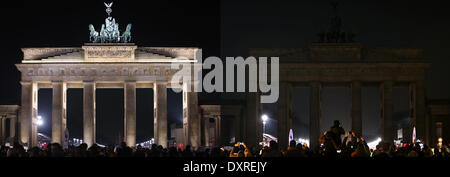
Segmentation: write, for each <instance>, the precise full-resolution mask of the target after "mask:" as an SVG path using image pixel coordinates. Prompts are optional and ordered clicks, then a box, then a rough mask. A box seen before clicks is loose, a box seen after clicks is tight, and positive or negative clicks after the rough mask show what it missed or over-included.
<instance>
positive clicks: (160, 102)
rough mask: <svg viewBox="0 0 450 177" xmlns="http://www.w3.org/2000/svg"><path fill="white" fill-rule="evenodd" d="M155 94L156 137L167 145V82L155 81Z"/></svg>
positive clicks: (156, 141)
mask: <svg viewBox="0 0 450 177" xmlns="http://www.w3.org/2000/svg"><path fill="white" fill-rule="evenodd" d="M153 96H154V99H153V101H154V115H155V116H154V124H153V125H154V136H155V137H154V138H155V143H156V144H158V145H161V146H163V147H165V148H166V147H167V145H168V142H167V83H165V82H155V83H154V86H153Z"/></svg>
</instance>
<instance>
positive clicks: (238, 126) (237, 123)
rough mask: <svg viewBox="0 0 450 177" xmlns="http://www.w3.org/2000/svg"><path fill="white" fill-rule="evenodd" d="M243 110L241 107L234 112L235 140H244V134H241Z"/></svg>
mask: <svg viewBox="0 0 450 177" xmlns="http://www.w3.org/2000/svg"><path fill="white" fill-rule="evenodd" d="M240 113H241V110H240V109H239V112H237V113H235V114H234V126H235V130H234V132H235V141H236V142H238V141H242V135H241V121H242V120H241V114H240Z"/></svg>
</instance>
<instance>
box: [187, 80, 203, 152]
mask: <svg viewBox="0 0 450 177" xmlns="http://www.w3.org/2000/svg"><path fill="white" fill-rule="evenodd" d="M190 87H192V84H191V83H183V132H184V145H185V146H186V145H191V146H192V147H195V148H197V147H200V137H201V131H200V116H199V114H198V112H199V111H198V109H199V108H198V96H197V92H194V91H192V90H193V89H188V88H190ZM190 90H191V91H190Z"/></svg>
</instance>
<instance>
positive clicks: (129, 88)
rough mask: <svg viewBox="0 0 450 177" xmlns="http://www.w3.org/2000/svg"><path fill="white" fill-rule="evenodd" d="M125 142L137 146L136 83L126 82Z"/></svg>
mask: <svg viewBox="0 0 450 177" xmlns="http://www.w3.org/2000/svg"><path fill="white" fill-rule="evenodd" d="M124 88H125V89H124V93H125V97H124V98H125V99H124V100H125V104H124V105H125V123H124V124H125V128H124V130H125V142H126V143H127V146H130V147H135V146H136V82H125V86H124Z"/></svg>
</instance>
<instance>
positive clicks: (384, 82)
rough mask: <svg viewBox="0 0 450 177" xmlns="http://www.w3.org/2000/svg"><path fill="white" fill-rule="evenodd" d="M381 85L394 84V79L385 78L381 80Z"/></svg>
mask: <svg viewBox="0 0 450 177" xmlns="http://www.w3.org/2000/svg"><path fill="white" fill-rule="evenodd" d="M381 85H390V86H392V85H394V81H393V80H385V81H382V82H381Z"/></svg>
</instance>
